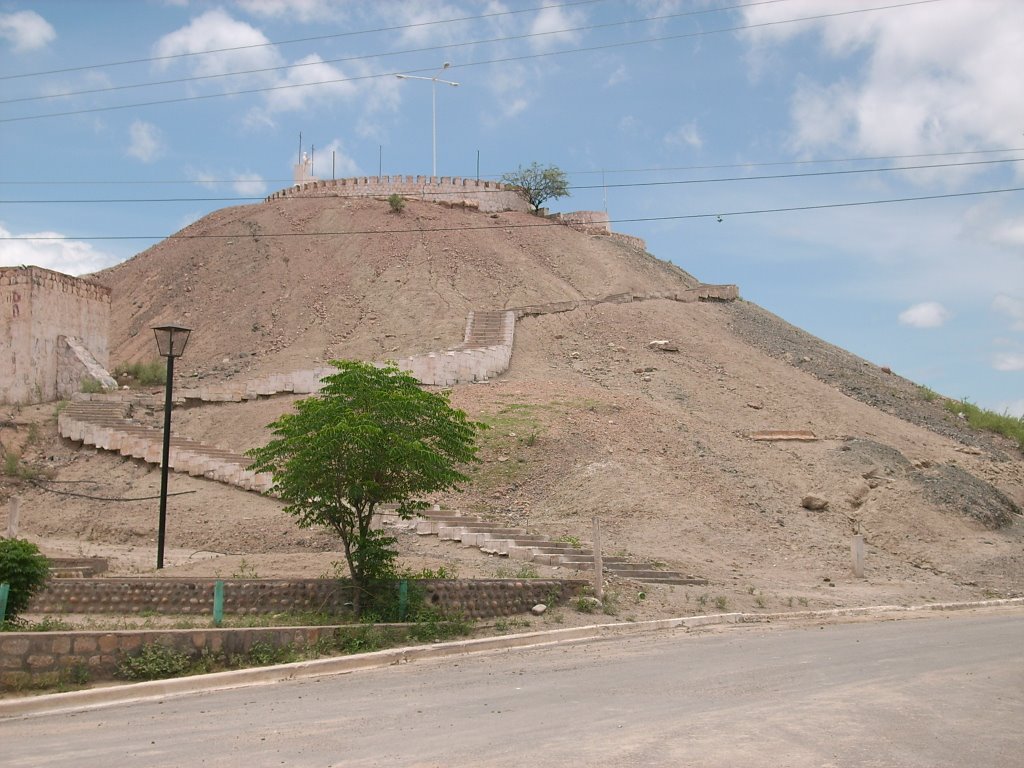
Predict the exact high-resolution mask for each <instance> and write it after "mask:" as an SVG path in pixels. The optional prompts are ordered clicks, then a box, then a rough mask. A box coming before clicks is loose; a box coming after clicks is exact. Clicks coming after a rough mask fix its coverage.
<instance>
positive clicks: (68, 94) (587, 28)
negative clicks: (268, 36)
mask: <svg viewBox="0 0 1024 768" xmlns="http://www.w3.org/2000/svg"><path fill="white" fill-rule="evenodd" d="M599 1H600V2H604V0H589V2H599ZM790 1H791V0H760V1H759V2H753V3H744V4H740V5H731V6H722V7H720V8H712V9H705V10H702V11H685V12H680V13H668V14H663V15H661V16H644V17H641V18H635V19H624V20H622V21H610V22H604V23H602V24H590V25H586V26H579V27H566V28H564V29H553V30H548V31H545V32H529V33H524V34H521V35H509V36H507V37H492V38H486V39H483V40H470V41H468V42H463V43H444V44H442V45H431V46H426V47H422V48H406V49H404V50H401V51H387V52H384V53H370V54H361V55H359V56H343V57H340V58H335V59H322V60H318V61H310V62H303V63H299V64H283V65H281V66H278V67H262V68H259V69H245V70H238V71H234V72H219V73H217V74H213V75H193V76H190V77H175V78H171V79H168V80H156V81H151V82H148V83H131V84H128V85H108V86H104V87H102V88H89V89H83V90H80V91H65V92H62V93H53V94H44V95H41V96H22V97H19V98H15V99H2V100H0V104H20V103H25V102H29V101H45V100H49V99H63V98H70V97H71V96H85V95H89V94H95V93H111V92H113V91H126V90H132V89H135V88H149V87H153V86H161V85H177V84H179V83H194V82H197V81H201V80H217V79H220V78H225V77H240V76H242V75H259V74H264V73H267V72H285V71H290V70H295V69H302V68H304V67H319V66H323V65H324V64H343V63H346V62H350V61H363V60H365V59H382V58H389V57H392V56H405V55H407V54H411V53H428V52H430V51H443V50H450V49H453V48H466V47H469V46H474V45H489V44H492V43H506V42H510V41H513V40H528V39H531V38H537V37H547V36H550V35H563V34H565V33H567V32H587V31H591V30H595V29H608V28H611V27H622V26H626V25H628V24H643V23H646V22H650V21H665V20H666V19H676V18H680V17H684V16H699V15H702V14H708V13H719V12H721V11H731V10H736V9H738V8H749V7H751V6H757V5H770V4H774V3H783V2H790ZM548 7H555V6H548ZM409 71H410V72H422V71H426V70H418V69H417V70H409Z"/></svg>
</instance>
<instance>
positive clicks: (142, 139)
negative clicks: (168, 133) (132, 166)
mask: <svg viewBox="0 0 1024 768" xmlns="http://www.w3.org/2000/svg"><path fill="white" fill-rule="evenodd" d="M128 135H129V137H130V141H129V143H128V149H127V150H125V151H126V153H127V154H128V156H129V157H134V158H135V159H136V160H141V161H142V162H143V163H151V162H153V161H154V160H155V159H156V158H157V157H158V156H159V155H160V153H161V152H162V151H163V141H162V140H161V138H160V129H159V128H157V127H156V126H155V125H153V124H152V123H147V122H145V121H143V120H136V121H135V122H134V123H132V124H131V126H130V127H129V128H128Z"/></svg>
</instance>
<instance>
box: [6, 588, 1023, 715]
mask: <svg viewBox="0 0 1024 768" xmlns="http://www.w3.org/2000/svg"><path fill="white" fill-rule="evenodd" d="M1009 606H1024V598H1021V597H1018V598H1010V599H1005V600H984V601H978V602H958V603H927V604H924V605H912V606H902V605H876V606H867V607H863V608H835V609H832V610H827V611H794V612H787V613H718V614H709V615H704V616H685V617H679V618H672V619H652V620H650V621H638V622H629V623H627V622H619V623H615V624H590V625H587V626H583V627H570V628H567V629H555V630H548V631H544V632H526V633H522V634H518V635H503V636H500V637H484V638H479V639H476V640H457V641H454V642H450V643H438V644H434V645H418V646H410V647H406V648H390V649H388V650H385V651H374V652H372V653H364V654H358V655H354V656H339V657H332V658H327V659H315V660H312V661H299V662H295V663H292V664H280V665H277V666H272V667H256V668H252V669H239V670H232V671H229V672H215V673H212V674H209V675H195V676H192V677H179V678H174V679H171V680H154V681H151V682H145V683H133V684H128V685H117V686H110V687H106V688H91V689H89V690H85V691H71V692H69V693H52V694H45V695H42V696H33V697H29V698H23V699H9V700H0V719H3V718H14V717H24V716H29V715H41V714H56V713H61V712H69V711H77V710H83V709H93V708H96V707H103V706H111V705H114V704H125V703H131V702H136V701H144V700H148V699H161V698H166V697H169V696H184V695H186V694H190V693H199V692H203V691H219V690H227V689H231V688H241V687H247V686H253V685H267V684H270V683H278V682H285V681H288V680H302V679H308V678H312V677H323V676H326V675H341V674H348V673H350V672H356V671H359V670H366V669H380V668H382V667H389V666H394V665H396V664H407V663H410V662H413V661H422V660H429V659H442V658H452V657H458V656H468V655H471V654H476V653H486V652H488V651H500V650H510V649H517V648H518V649H524V648H540V647H544V646H550V645H561V644H565V643H587V642H593V641H595V640H601V639H604V638H610V637H620V636H624V635H632V634H640V633H643V632H654V631H658V630H665V629H677V628H679V627H684V628H687V629H690V628H695V627H706V626H715V625H723V624H763V623H771V622H776V621H793V620H796V621H799V620H807V619H814V620H828V619H840V618H844V617H848V616H875V615H879V614H896V615H897V618H898V617H900V616H901V615H902V616H906V615H908V614H912V613H919V612H922V611H957V610H969V609H974V608H998V607H1009Z"/></svg>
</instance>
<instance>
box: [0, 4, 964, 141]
mask: <svg viewBox="0 0 1024 768" xmlns="http://www.w3.org/2000/svg"><path fill="white" fill-rule="evenodd" d="M944 1H945V0H910V2H904V3H894V4H891V5H883V6H876V7H873V8H857V9H854V10H849V11H837V12H834V13H824V14H818V15H815V16H803V17H800V18H796V19H782V20H779V21H766V22H761V23H758V24H745V25H740V26H736V27H728V28H723V29H712V30H701V31H697V32H686V33H679V34H675V35H661V36H658V37H649V38H643V39H640V40H626V41H621V42H616V43H605V44H602V45H593V46H586V47H581V48H570V49H564V50H560V51H547V52H544V53H530V54H521V55H518V56H505V57H501V58H496V59H483V60H479V61H470V62H464V63H461V64H452V66H451V68H452V69H467V68H470V67H480V66H485V65H488V64H507V63H510V62H515V61H527V60H531V59H541V58H547V57H549V56H566V55H569V54H576V53H592V52H594V51H603V50H611V49H615V48H626V47H631V46H636V45H645V44H648V43H660V42H668V41H672V40H684V39H688V38H696V37H704V36H708V35H715V34H723V33H732V32H742V31H744V30H749V29H763V28H767V27H776V26H782V25H784V24H795V23H799V22H804V21H820V20H821V19H831V18H838V17H842V16H850V15H854V14H861V13H871V12H875V11H887V10H895V9H899V8H909V7H912V6H917V5H927V4H931V3H938V2H944ZM435 69H436V68H422V69H409V70H395V71H390V72H376V73H372V74H367V75H354V76H352V77H340V78H332V79H330V80H318V81H316V82H312V83H289V84H286V85H273V86H263V87H260V88H244V89H241V90H235V91H224V92H222V93H207V94H194V95H192V96H179V97H176V98H170V99H153V100H151V101H140V102H135V103H130V104H114V105H109V106H105V107H88V108H83V109H72V110H65V111H62V112H45V113H42V114H35V115H22V116H20V117H5V118H0V124H3V123H16V122H25V121H28V120H42V119H45V118H50V117H68V116H72V115H86V114H95V113H99V112H113V111H118V110H123V109H136V108H139V107H153V106H161V105H165V104H181V103H185V102H193V101H208V100H211V99H220V98H224V97H227V96H246V95H251V94H254V93H272V92H275V91H283V90H291V89H293V88H313V87H316V86H322V85H337V84H340V83H352V82H357V81H362V80H375V79H380V78H385V77H394V76H396V75H401V74H415V73H417V72H433V71H435Z"/></svg>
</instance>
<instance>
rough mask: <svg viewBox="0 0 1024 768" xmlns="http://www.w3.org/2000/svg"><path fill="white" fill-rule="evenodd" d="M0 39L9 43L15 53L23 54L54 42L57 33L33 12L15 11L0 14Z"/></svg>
mask: <svg viewBox="0 0 1024 768" xmlns="http://www.w3.org/2000/svg"><path fill="white" fill-rule="evenodd" d="M0 38H3V39H4V40H6V41H7V42H9V43H11V45H12V47H13V49H14V52H15V53H24V52H25V51H33V50H35V49H36V48H42V47H43V46H44V45H46V44H47V43H50V42H52V41H54V40H56V39H57V32H56V31H55V30H54V28H53V27H51V26H50V23H49V22H48V21H47V20H46V19H44V18H43V17H42V16H40V15H39V14H38V13H36V12H35V11H17V12H16V13H0Z"/></svg>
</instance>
